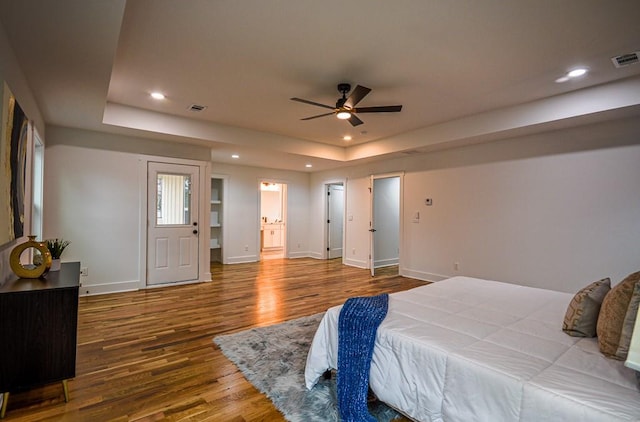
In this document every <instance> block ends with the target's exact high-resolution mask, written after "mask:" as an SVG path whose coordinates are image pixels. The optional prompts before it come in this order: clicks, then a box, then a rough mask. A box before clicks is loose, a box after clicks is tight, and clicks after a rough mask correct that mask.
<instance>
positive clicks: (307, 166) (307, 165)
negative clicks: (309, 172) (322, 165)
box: [304, 164, 313, 168]
mask: <svg viewBox="0 0 640 422" xmlns="http://www.w3.org/2000/svg"><path fill="white" fill-rule="evenodd" d="M304 166H305V167H306V168H311V167H313V164H305V165H304Z"/></svg>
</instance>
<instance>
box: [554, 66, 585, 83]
mask: <svg viewBox="0 0 640 422" xmlns="http://www.w3.org/2000/svg"><path fill="white" fill-rule="evenodd" d="M587 72H589V69H587V68H586V67H576V68H575V69H572V70H570V71H569V72H567V73H566V74H565V75H564V76H561V77H559V78H558V79H556V83H559V84H561V83H563V82H567V81H569V80H571V79H575V78H579V77H580V76H584V75H586V74H587Z"/></svg>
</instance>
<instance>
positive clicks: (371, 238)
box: [369, 171, 404, 276]
mask: <svg viewBox="0 0 640 422" xmlns="http://www.w3.org/2000/svg"><path fill="white" fill-rule="evenodd" d="M392 177H398V178H399V179H400V192H399V195H400V198H399V202H400V206H399V208H400V209H399V210H398V212H399V220H400V221H398V226H399V231H400V233H398V275H402V262H403V259H402V255H403V247H402V245H403V244H404V242H403V238H404V235H403V234H404V172H403V171H401V172H396V173H383V174H372V175H371V177H370V179H369V194H370V195H369V229H370V233H369V270H370V271H371V275H372V276H374V275H375V265H374V263H375V249H374V233H373V232H371V229H372V228H373V227H372V226H373V224H374V220H373V217H374V216H373V199H374V198H373V194H374V192H373V187H374V183H373V182H374V180H376V179H388V178H392Z"/></svg>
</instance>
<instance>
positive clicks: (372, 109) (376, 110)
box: [352, 105, 402, 113]
mask: <svg viewBox="0 0 640 422" xmlns="http://www.w3.org/2000/svg"><path fill="white" fill-rule="evenodd" d="M400 110H402V106H401V105H393V106H378V107H359V108H356V109H354V110H352V111H353V112H354V113H394V112H397V111H400Z"/></svg>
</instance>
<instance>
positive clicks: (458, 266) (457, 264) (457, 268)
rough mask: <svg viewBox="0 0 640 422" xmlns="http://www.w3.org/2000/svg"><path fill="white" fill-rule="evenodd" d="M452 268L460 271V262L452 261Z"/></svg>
mask: <svg viewBox="0 0 640 422" xmlns="http://www.w3.org/2000/svg"><path fill="white" fill-rule="evenodd" d="M453 269H454V270H456V271H460V263H459V262H454V263H453Z"/></svg>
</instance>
